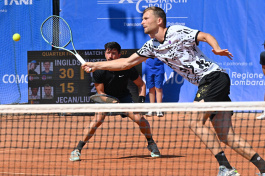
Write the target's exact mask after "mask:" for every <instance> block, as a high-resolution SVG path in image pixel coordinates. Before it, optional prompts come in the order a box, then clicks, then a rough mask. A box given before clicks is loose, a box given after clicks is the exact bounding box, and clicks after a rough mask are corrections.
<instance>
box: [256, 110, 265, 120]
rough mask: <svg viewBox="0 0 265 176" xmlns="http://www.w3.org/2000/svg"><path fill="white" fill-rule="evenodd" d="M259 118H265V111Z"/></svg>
mask: <svg viewBox="0 0 265 176" xmlns="http://www.w3.org/2000/svg"><path fill="white" fill-rule="evenodd" d="M257 119H258V120H262V119H265V112H263V114H261V115H260V116H258V117H257Z"/></svg>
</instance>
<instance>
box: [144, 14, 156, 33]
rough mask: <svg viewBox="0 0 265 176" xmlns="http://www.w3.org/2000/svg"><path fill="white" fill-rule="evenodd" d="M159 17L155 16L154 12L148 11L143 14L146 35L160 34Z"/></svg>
mask: <svg viewBox="0 0 265 176" xmlns="http://www.w3.org/2000/svg"><path fill="white" fill-rule="evenodd" d="M157 19H158V18H157V17H156V16H155V15H154V14H153V11H152V10H148V11H146V12H145V13H144V14H143V19H142V23H141V24H142V25H143V27H144V33H146V34H149V35H154V34H156V33H157V32H158V27H159V26H158V23H157Z"/></svg>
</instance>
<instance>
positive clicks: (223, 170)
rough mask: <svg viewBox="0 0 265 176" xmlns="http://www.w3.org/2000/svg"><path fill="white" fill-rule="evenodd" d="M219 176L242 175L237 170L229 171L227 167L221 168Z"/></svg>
mask: <svg viewBox="0 0 265 176" xmlns="http://www.w3.org/2000/svg"><path fill="white" fill-rule="evenodd" d="M217 176H240V174H239V173H238V172H237V170H236V169H235V168H232V169H227V168H226V167H225V166H220V167H219V172H218V175H217Z"/></svg>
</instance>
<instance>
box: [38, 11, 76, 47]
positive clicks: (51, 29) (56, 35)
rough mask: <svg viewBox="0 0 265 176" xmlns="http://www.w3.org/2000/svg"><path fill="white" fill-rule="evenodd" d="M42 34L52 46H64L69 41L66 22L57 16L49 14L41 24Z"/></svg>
mask: <svg viewBox="0 0 265 176" xmlns="http://www.w3.org/2000/svg"><path fill="white" fill-rule="evenodd" d="M41 30H42V36H43V38H44V39H45V40H46V42H48V43H49V44H50V45H52V46H53V47H65V46H67V45H68V44H69V43H70V41H71V30H70V28H69V26H68V24H67V23H66V22H65V21H64V20H63V19H61V18H60V17H58V16H51V17H50V18H48V19H47V20H46V21H45V22H44V23H43V25H42V28H41Z"/></svg>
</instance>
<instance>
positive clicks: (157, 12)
mask: <svg viewBox="0 0 265 176" xmlns="http://www.w3.org/2000/svg"><path fill="white" fill-rule="evenodd" d="M149 10H152V11H153V13H154V15H155V16H156V17H158V18H162V21H163V24H164V26H163V27H166V24H167V16H166V13H165V12H164V10H163V9H161V8H160V7H155V6H151V7H148V8H146V9H145V10H144V12H143V14H144V13H145V12H147V11H149Z"/></svg>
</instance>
